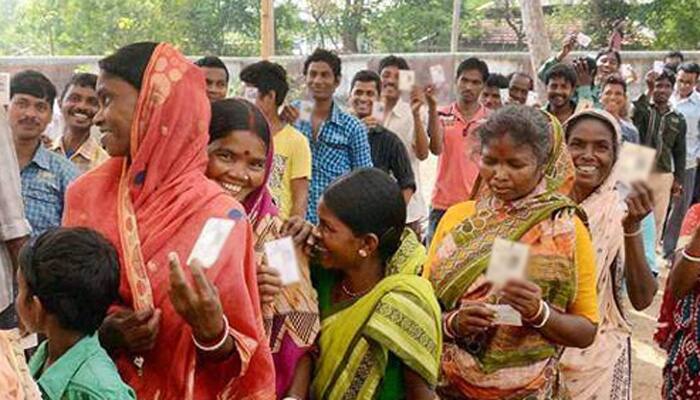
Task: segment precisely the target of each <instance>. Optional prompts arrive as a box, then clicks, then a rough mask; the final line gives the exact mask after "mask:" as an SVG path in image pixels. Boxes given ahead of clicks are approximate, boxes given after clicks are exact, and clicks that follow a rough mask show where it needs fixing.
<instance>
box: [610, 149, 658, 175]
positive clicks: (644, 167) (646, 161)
mask: <svg viewBox="0 0 700 400" xmlns="http://www.w3.org/2000/svg"><path fill="white" fill-rule="evenodd" d="M655 161H656V150H655V149H652V148H650V147H646V146H641V145H638V144H635V143H630V142H625V143H623V144H622V149H620V160H619V161H618V167H617V168H618V170H617V174H618V179H619V180H621V181H622V182H624V183H626V184H631V183H633V182H638V181H643V182H645V181H647V180H648V179H649V175H651V171H652V170H653V168H654V162H655Z"/></svg>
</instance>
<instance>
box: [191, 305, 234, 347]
mask: <svg viewBox="0 0 700 400" xmlns="http://www.w3.org/2000/svg"><path fill="white" fill-rule="evenodd" d="M222 315H223V317H224V334H223V336H222V337H221V339H220V340H219V341H218V342H216V344H214V345H213V346H207V345H204V344H201V343H199V342H198V341H197V338H196V337H194V335H192V341H193V342H194V345H195V347H197V348H198V349H199V350H202V351H206V352H212V351H217V350H219V349H220V348H222V347H224V344H226V340H227V339H228V337H229V333H228V332H229V329H230V326H229V324H228V318H226V314H222Z"/></svg>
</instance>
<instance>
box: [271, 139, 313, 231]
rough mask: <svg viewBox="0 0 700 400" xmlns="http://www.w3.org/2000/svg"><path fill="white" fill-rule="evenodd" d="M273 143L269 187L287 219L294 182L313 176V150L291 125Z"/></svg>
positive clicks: (282, 216)
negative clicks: (273, 152) (273, 151)
mask: <svg viewBox="0 0 700 400" xmlns="http://www.w3.org/2000/svg"><path fill="white" fill-rule="evenodd" d="M273 143H274V148H275V156H274V160H273V165H272V172H271V174H270V182H269V187H270V191H271V192H272V196H273V198H274V199H275V202H276V203H277V207H278V208H279V211H280V217H281V218H283V219H286V218H289V214H290V213H291V211H292V201H293V199H292V180H294V179H300V178H309V177H310V176H311V148H310V147H309V141H308V140H307V139H306V137H305V136H304V135H302V134H301V132H299V131H298V130H296V129H294V127H293V126H291V125H287V126H285V127H284V129H282V130H281V131H279V132H277V133H276V134H275V136H274V139H273Z"/></svg>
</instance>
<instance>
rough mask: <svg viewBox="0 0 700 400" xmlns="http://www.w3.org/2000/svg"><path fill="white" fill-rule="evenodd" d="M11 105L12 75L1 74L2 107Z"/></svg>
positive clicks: (0, 100) (0, 103)
mask: <svg viewBox="0 0 700 400" xmlns="http://www.w3.org/2000/svg"><path fill="white" fill-rule="evenodd" d="M8 104H10V74H8V73H4V72H3V73H0V106H6V105H8Z"/></svg>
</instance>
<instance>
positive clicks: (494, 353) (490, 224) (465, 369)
mask: <svg viewBox="0 0 700 400" xmlns="http://www.w3.org/2000/svg"><path fill="white" fill-rule="evenodd" d="M548 118H549V120H550V124H551V130H550V131H551V133H552V135H553V140H552V148H551V149H550V154H549V157H548V160H547V162H546V164H545V166H544V176H543V179H542V181H541V182H540V183H539V184H538V185H537V187H536V188H535V189H534V190H533V192H531V193H530V194H529V195H527V196H525V197H524V198H522V199H519V200H516V201H513V202H509V203H504V202H502V201H500V200H498V199H497V198H496V197H495V196H494V195H492V194H491V193H490V191H489V189H488V187H486V186H485V185H484V186H482V187H480V188H479V190H478V192H477V196H476V200H475V213H474V215H472V216H471V217H468V218H466V219H465V220H464V221H463V222H461V223H460V224H458V225H457V226H456V227H455V228H454V229H453V230H452V231H450V232H449V233H448V234H447V235H445V236H444V237H443V239H442V241H441V242H440V243H436V244H434V245H437V253H436V256H435V257H434V258H433V259H432V260H430V261H429V262H430V267H431V269H430V271H431V274H430V279H431V281H432V283H433V285H434V287H435V291H436V293H437V295H438V298H439V300H440V302H441V303H442V305H443V307H444V308H445V309H446V310H453V309H456V308H458V307H459V306H460V303H461V302H462V301H467V300H480V301H487V302H494V301H495V298H494V295H493V294H492V293H491V285H490V284H489V283H488V282H487V281H486V279H485V271H486V268H487V266H488V262H489V259H490V256H491V248H492V245H493V242H494V240H495V239H496V238H498V237H500V238H505V239H508V240H513V241H520V242H522V243H526V244H529V245H530V259H529V263H528V267H527V277H528V279H529V280H531V281H533V282H535V283H536V284H538V285H539V286H540V287H541V288H542V296H543V299H544V300H545V301H547V302H548V303H549V305H550V306H551V307H553V308H555V309H557V310H559V311H561V312H564V311H565V310H566V309H567V307H568V306H569V305H570V304H571V303H572V302H573V300H574V298H575V296H576V284H577V276H576V267H575V261H574V260H575V258H574V249H575V221H574V217H575V214H576V213H577V212H578V210H577V208H576V205H575V204H574V203H573V202H572V201H571V200H570V199H569V198H568V197H566V196H565V195H564V194H563V193H568V191H569V190H570V188H571V185H572V183H573V178H574V175H573V171H574V170H573V163H572V161H571V157H570V156H569V154H568V152H567V150H566V145H565V143H564V136H563V132H562V129H561V125H559V123H558V121H557V120H556V119H555V118H553V117H552V116H550V115H548ZM560 354H561V348H560V347H559V346H557V345H555V344H553V343H551V342H549V341H548V340H547V339H545V338H544V337H543V336H542V335H541V334H540V333H539V332H538V331H537V330H535V329H532V328H530V327H526V326H523V327H512V326H497V327H495V328H493V329H491V330H490V331H488V332H487V333H486V334H485V335H483V336H481V337H476V338H473V340H467V339H459V340H457V341H446V344H445V347H444V354H443V358H442V372H443V378H442V380H443V382H441V387H442V388H444V389H445V394H446V395H448V396H454V397H455V398H464V397H466V398H477V399H494V400H495V399H521V398H533V399H537V398H557V396H558V392H559V390H560V388H559V386H558V385H559V382H558V373H557V368H558V357H559V355H560Z"/></svg>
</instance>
